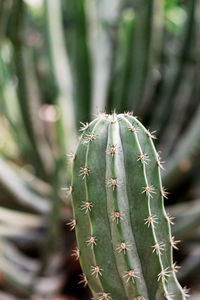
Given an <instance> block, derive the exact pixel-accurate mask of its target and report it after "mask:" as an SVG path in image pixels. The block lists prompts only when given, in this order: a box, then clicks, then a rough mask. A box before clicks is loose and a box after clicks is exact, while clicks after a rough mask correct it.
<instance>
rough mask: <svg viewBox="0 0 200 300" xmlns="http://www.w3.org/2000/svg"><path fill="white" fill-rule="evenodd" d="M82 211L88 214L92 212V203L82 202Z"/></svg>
mask: <svg viewBox="0 0 200 300" xmlns="http://www.w3.org/2000/svg"><path fill="white" fill-rule="evenodd" d="M82 203H83V204H82V205H81V210H85V213H86V214H87V213H88V212H89V211H91V208H92V207H93V205H92V202H89V201H86V202H85V201H82Z"/></svg>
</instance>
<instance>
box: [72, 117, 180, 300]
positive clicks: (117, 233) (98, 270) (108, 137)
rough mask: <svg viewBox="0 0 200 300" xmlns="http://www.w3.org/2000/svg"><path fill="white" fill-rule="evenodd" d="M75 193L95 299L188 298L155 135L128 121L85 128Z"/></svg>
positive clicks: (86, 277) (102, 121)
mask: <svg viewBox="0 0 200 300" xmlns="http://www.w3.org/2000/svg"><path fill="white" fill-rule="evenodd" d="M81 131H82V132H83V133H82V137H81V140H80V143H79V145H78V148H77V151H76V154H75V155H74V156H73V160H74V162H73V164H74V166H73V179H72V185H71V187H70V192H71V193H72V199H73V208H74V216H75V219H74V220H73V221H72V222H71V223H70V226H71V227H72V228H74V227H75V229H76V236H77V243H78V248H77V249H75V251H74V252H73V255H74V256H76V258H77V259H78V258H79V257H80V262H81V266H82V269H83V272H84V274H83V276H82V278H81V282H82V283H83V284H84V285H86V284H87V283H88V284H89V286H90V289H91V291H92V293H93V295H94V297H95V298H94V299H97V300H104V299H109V300H122V299H123V300H125V299H126V300H133V299H134V300H154V299H155V300H162V299H168V300H169V299H172V300H173V299H176V300H182V299H185V297H186V294H185V292H184V291H183V290H182V288H181V286H180V285H179V283H178V281H177V278H176V271H177V266H176V265H175V264H173V258H172V248H173V247H174V248H177V242H178V241H175V239H174V237H172V236H171V230H170V224H173V219H172V217H170V216H168V215H167V214H166V212H165V210H164V205H163V198H166V197H167V192H166V190H165V188H164V187H162V183H161V178H160V168H161V167H162V165H161V161H160V158H159V155H158V154H157V152H156V150H155V147H154V144H153V141H152V139H153V138H155V137H154V135H153V134H152V133H150V131H148V130H146V129H145V128H144V127H143V125H142V124H141V123H140V122H139V121H138V120H137V119H136V118H135V117H133V116H132V115H130V114H128V113H127V114H120V115H117V114H115V113H114V114H112V115H106V114H103V115H100V116H99V117H98V118H97V119H95V120H94V121H93V122H91V123H90V124H88V123H87V124H82V127H81Z"/></svg>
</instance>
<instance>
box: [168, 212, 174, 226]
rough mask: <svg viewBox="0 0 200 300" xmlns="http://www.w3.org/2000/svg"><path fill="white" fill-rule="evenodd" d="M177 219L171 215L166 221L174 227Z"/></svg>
mask: <svg viewBox="0 0 200 300" xmlns="http://www.w3.org/2000/svg"><path fill="white" fill-rule="evenodd" d="M174 219H175V218H174V217H173V216H171V215H170V214H169V213H168V214H167V215H166V221H167V222H168V223H169V224H171V225H174V222H173V220H174Z"/></svg>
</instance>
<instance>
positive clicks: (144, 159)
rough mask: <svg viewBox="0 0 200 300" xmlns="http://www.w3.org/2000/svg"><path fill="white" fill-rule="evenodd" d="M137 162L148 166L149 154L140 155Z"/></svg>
mask: <svg viewBox="0 0 200 300" xmlns="http://www.w3.org/2000/svg"><path fill="white" fill-rule="evenodd" d="M137 161H141V163H144V164H147V165H148V162H149V161H150V159H149V156H148V154H140V155H138V159H137Z"/></svg>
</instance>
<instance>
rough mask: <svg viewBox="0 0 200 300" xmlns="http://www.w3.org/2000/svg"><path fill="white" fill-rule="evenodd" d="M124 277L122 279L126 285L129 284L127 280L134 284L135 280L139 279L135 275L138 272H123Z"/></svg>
mask: <svg viewBox="0 0 200 300" xmlns="http://www.w3.org/2000/svg"><path fill="white" fill-rule="evenodd" d="M124 273H125V275H124V276H123V278H127V281H126V282H127V283H128V282H129V280H132V282H133V283H135V280H134V279H135V278H140V277H139V276H138V275H137V274H139V273H138V272H135V271H134V270H129V271H125V272H124Z"/></svg>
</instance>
